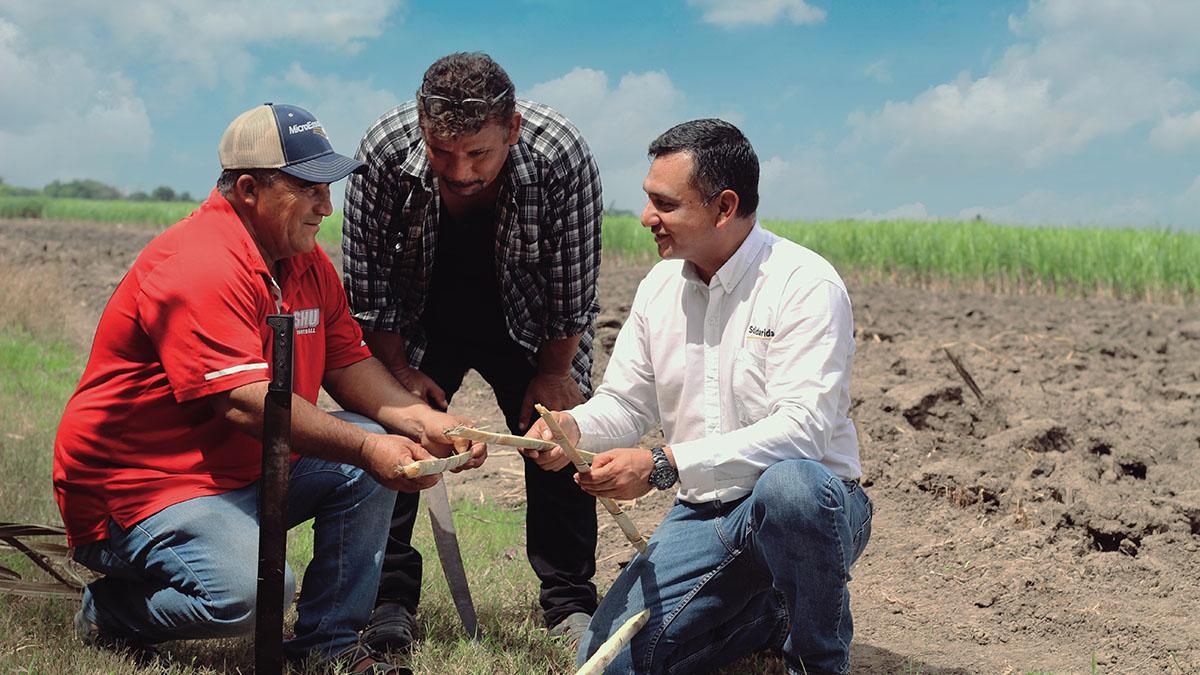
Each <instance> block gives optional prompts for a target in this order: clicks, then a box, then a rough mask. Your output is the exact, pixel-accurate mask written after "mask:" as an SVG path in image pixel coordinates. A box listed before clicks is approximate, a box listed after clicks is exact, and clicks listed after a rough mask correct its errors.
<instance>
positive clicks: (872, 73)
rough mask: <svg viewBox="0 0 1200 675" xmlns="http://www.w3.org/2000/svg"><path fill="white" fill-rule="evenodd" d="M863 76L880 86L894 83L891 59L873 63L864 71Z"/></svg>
mask: <svg viewBox="0 0 1200 675" xmlns="http://www.w3.org/2000/svg"><path fill="white" fill-rule="evenodd" d="M862 73H863V75H866V76H867V77H869V78H871V79H872V80H875V81H876V82H878V83H880V84H891V82H892V61H891V59H879V60H878V61H872V62H870V63H868V64H867V65H866V66H863V69H862Z"/></svg>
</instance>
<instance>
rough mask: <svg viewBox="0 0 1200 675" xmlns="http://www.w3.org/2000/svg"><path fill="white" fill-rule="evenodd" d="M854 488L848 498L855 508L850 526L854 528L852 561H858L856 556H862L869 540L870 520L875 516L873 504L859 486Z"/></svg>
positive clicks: (856, 485)
mask: <svg viewBox="0 0 1200 675" xmlns="http://www.w3.org/2000/svg"><path fill="white" fill-rule="evenodd" d="M854 487H855V489H854V490H852V491H851V492H850V495H849V496H850V502H851V503H852V504H853V505H854V507H855V508H854V512H853V513H852V514H851V517H852V518H853V520H852V521H851V526H852V527H854V559H855V560H858V556H860V555H862V552H863V550H864V549H865V548H866V547H867V542H868V541H869V540H870V539H871V519H872V518H873V517H874V516H875V502H873V501H871V498H870V497H868V496H867V493H866V491H865V490H863V489H862V486H861V485H858V484H855V485H854Z"/></svg>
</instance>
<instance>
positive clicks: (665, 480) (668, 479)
mask: <svg viewBox="0 0 1200 675" xmlns="http://www.w3.org/2000/svg"><path fill="white" fill-rule="evenodd" d="M650 484H651V485H653V486H654V487H656V488H658V489H659V490H666V489H667V488H669V487H671V486H672V485H674V484H675V472H674V471H672V470H671V468H670V467H660V468H657V469H655V470H653V471H651V472H650Z"/></svg>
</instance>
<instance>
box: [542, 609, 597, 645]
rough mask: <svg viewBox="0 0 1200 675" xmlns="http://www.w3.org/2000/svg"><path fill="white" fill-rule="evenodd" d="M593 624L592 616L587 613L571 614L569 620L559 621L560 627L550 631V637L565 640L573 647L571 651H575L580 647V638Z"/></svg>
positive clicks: (568, 616)
mask: <svg viewBox="0 0 1200 675" xmlns="http://www.w3.org/2000/svg"><path fill="white" fill-rule="evenodd" d="M591 622H592V615H591V614H588V613H587V612H575V613H573V614H569V615H567V618H565V619H563V620H562V621H559V622H558V625H556V626H555V627H553V628H551V629H550V637H556V638H563V639H564V640H566V641H567V644H569V645H570V646H571V649H575V648H576V647H577V646H579V638H581V637H583V633H584V631H586V630H587V627H588V624H590V623H591Z"/></svg>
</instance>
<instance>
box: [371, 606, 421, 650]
mask: <svg viewBox="0 0 1200 675" xmlns="http://www.w3.org/2000/svg"><path fill="white" fill-rule="evenodd" d="M416 628H417V620H416V619H415V618H414V617H413V614H412V612H411V611H410V610H409V609H408V608H407V607H405V606H404V605H403V604H401V603H399V602H385V603H383V604H380V605H378V606H376V607H375V611H373V612H371V620H370V621H368V622H367V627H366V628H364V629H363V632H362V640H361V641H362V644H363V645H365V646H366V647H367V648H368V649H373V650H375V651H377V652H402V651H404V650H406V649H409V648H410V647H412V643H413V640H414V639H415V636H416Z"/></svg>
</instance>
